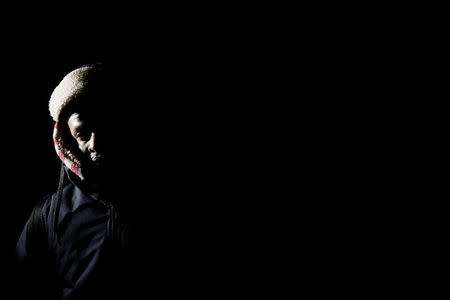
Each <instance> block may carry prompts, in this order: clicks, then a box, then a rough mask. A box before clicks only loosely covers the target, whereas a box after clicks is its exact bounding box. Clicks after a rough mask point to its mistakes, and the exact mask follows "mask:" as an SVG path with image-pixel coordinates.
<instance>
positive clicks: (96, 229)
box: [16, 183, 132, 300]
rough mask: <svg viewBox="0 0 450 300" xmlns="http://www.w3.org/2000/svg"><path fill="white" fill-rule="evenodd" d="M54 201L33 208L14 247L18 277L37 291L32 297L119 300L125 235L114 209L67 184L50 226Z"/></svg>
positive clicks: (125, 288)
mask: <svg viewBox="0 0 450 300" xmlns="http://www.w3.org/2000/svg"><path fill="white" fill-rule="evenodd" d="M56 199H57V197H56V193H55V194H53V195H51V196H48V197H46V198H45V199H44V200H43V202H42V203H40V204H38V205H37V206H36V208H35V209H34V210H33V212H32V214H31V217H30V219H29V220H28V222H27V223H26V225H25V228H24V230H23V232H22V234H21V236H20V238H19V241H18V243H17V249H16V254H17V258H18V260H19V262H20V264H21V267H22V268H24V271H25V272H23V273H26V274H34V275H33V276H36V277H35V278H28V280H30V281H31V282H34V284H35V285H36V282H39V281H40V282H41V283H40V284H42V285H43V286H39V287H36V288H37V289H38V291H36V292H37V293H44V294H45V296H46V297H55V298H56V299H64V300H66V299H110V298H111V296H113V295H114V296H116V298H120V297H119V295H121V294H123V295H125V294H124V293H127V292H129V290H130V286H129V285H128V283H130V282H131V281H130V280H126V279H127V278H128V279H129V278H130V277H131V276H132V274H130V272H127V271H126V270H125V269H126V266H128V267H130V265H131V261H130V255H128V253H129V251H130V249H131V248H132V242H130V236H131V234H130V231H129V226H128V225H125V224H124V223H123V222H121V220H120V217H118V215H119V214H118V212H117V209H116V207H115V206H114V205H112V204H111V203H109V202H107V201H100V200H95V199H94V198H93V197H91V196H89V195H87V194H86V193H85V192H83V191H82V190H81V189H80V188H79V187H77V186H76V185H75V184H73V183H69V184H68V185H66V186H65V187H64V189H63V191H62V197H61V204H60V208H59V215H58V217H57V219H56V222H57V223H56V226H54V225H55V211H56V203H57V201H56ZM39 218H41V219H39ZM55 228H56V232H55V230H54V229H55ZM42 276H44V277H47V278H46V279H45V280H43V278H42ZM25 287H26V286H25ZM39 299H40V298H39Z"/></svg>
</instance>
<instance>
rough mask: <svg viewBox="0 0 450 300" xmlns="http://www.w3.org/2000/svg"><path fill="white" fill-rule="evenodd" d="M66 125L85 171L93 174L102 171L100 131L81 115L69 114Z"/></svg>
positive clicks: (101, 135) (91, 121) (102, 158)
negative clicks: (79, 152)
mask: <svg viewBox="0 0 450 300" xmlns="http://www.w3.org/2000/svg"><path fill="white" fill-rule="evenodd" d="M67 125H68V126H69V130H70V133H71V135H72V137H73V138H74V139H75V141H76V144H77V146H78V149H79V150H80V151H81V153H82V155H83V157H82V160H83V162H84V167H87V170H85V171H89V172H92V171H94V172H95V171H98V170H100V169H102V167H103V166H104V157H103V155H104V153H103V149H102V144H100V143H101V142H102V141H101V140H100V139H102V138H104V137H103V134H102V133H103V132H102V131H101V130H102V129H101V128H100V127H99V126H98V124H95V123H94V122H93V120H91V118H87V117H86V115H83V114H82V113H81V114H80V113H73V114H71V115H70V117H69V119H68V121H67Z"/></svg>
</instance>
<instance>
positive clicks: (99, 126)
mask: <svg viewBox="0 0 450 300" xmlns="http://www.w3.org/2000/svg"><path fill="white" fill-rule="evenodd" d="M112 74H114V72H113V71H112V70H110V69H108V68H107V67H105V66H103V65H102V64H92V65H84V66H82V67H80V68H77V69H75V70H73V71H72V72H70V73H68V74H67V75H66V76H65V77H64V78H63V79H62V81H61V82H60V83H59V85H58V86H57V87H56V88H55V90H54V91H53V93H52V95H51V97H50V102H49V110H50V115H51V117H52V118H53V120H54V122H55V123H54V131H53V142H54V146H55V150H56V153H57V155H58V156H59V158H60V159H61V161H62V167H61V174H60V182H59V187H58V189H57V191H56V193H54V194H52V195H49V196H48V197H45V198H44V199H43V200H42V201H41V202H40V203H38V205H36V207H35V208H34V210H33V211H32V214H31V216H30V218H29V220H28V221H27V223H26V225H25V228H24V229H23V231H22V234H21V235H20V238H19V240H18V243H17V248H16V255H17V258H18V261H19V262H20V266H21V268H23V271H22V272H21V275H23V276H22V279H23V285H24V291H22V292H23V293H22V294H26V295H27V296H33V297H36V296H40V297H38V298H39V299H41V297H42V298H44V297H45V298H46V299H116V298H117V299H121V298H124V297H125V295H129V294H130V293H131V292H132V290H133V289H132V288H131V286H130V285H129V284H128V283H130V282H131V278H132V275H133V274H131V273H132V272H133V271H135V270H133V269H132V268H133V264H132V256H133V255H131V254H130V253H133V252H131V251H132V249H133V241H132V240H133V239H132V233H131V230H130V227H131V225H130V222H128V221H127V217H126V209H124V208H123V207H124V205H123V201H122V200H123V199H124V198H126V197H125V190H126V188H124V187H121V186H118V184H117V183H118V182H120V180H121V178H123V177H124V176H127V175H126V174H121V172H123V171H124V169H122V168H120V165H121V164H120V159H121V156H120V155H118V154H117V153H118V152H117V151H114V148H117V146H116V147H114V145H115V144H116V145H117V144H119V147H120V141H121V131H120V128H119V127H120V126H117V124H120V123H121V121H122V120H121V117H120V115H118V110H115V109H114V106H115V100H116V99H117V97H119V95H121V93H120V92H119V90H120V88H119V87H118V86H117V77H115V76H113V75H112ZM111 90H112V92H111ZM128 176H131V174H128ZM25 277H27V278H25ZM127 279H129V280H127ZM24 297H25V295H24Z"/></svg>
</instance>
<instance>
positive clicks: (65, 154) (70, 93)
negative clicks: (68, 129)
mask: <svg viewBox="0 0 450 300" xmlns="http://www.w3.org/2000/svg"><path fill="white" fill-rule="evenodd" d="M94 68H95V66H94V65H86V66H82V67H80V68H78V69H75V70H73V71H72V72H70V73H68V74H67V75H66V76H64V78H63V79H62V81H61V82H60V83H59V84H58V86H57V87H56V88H55V89H54V91H53V93H52V95H51V96H50V101H49V104H48V107H49V111H50V115H51V117H52V118H53V120H54V121H55V126H54V129H53V143H54V146H55V150H56V154H57V155H58V156H59V158H60V159H61V161H62V162H63V163H64V164H65V165H66V166H67V167H68V168H69V169H70V170H71V171H72V172H73V173H75V174H76V175H77V176H78V177H80V179H81V180H83V179H84V176H83V174H82V164H81V161H80V160H79V158H78V157H76V155H75V154H74V153H73V152H72V151H71V150H70V149H69V148H68V147H67V146H66V144H67V143H66V142H67V141H66V139H67V137H65V136H63V135H62V132H63V130H62V128H61V127H60V126H65V125H64V124H62V123H61V122H59V117H60V114H61V111H62V110H63V109H64V107H66V106H67V105H68V104H69V103H70V102H71V101H72V100H74V99H75V98H76V97H77V96H78V95H80V94H81V93H83V92H84V91H85V89H86V86H87V84H88V74H89V72H90V71H91V70H93V69H94ZM63 123H65V122H63Z"/></svg>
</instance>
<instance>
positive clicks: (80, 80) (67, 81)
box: [48, 65, 94, 121]
mask: <svg viewBox="0 0 450 300" xmlns="http://www.w3.org/2000/svg"><path fill="white" fill-rule="evenodd" d="M93 68H94V66H92V65H87V66H83V67H80V68H78V69H76V70H73V71H72V72H70V73H69V74H67V75H66V76H64V78H63V80H62V81H61V82H60V83H59V84H58V86H57V87H56V88H55V89H54V90H53V93H52V95H51V96H50V101H49V103H48V108H49V110H50V115H51V116H52V118H53V121H58V119H59V115H60V114H61V111H62V109H63V108H64V107H65V106H66V105H67V104H68V103H69V102H70V101H72V100H73V99H75V97H76V96H77V95H79V94H80V93H82V92H83V91H84V89H85V88H86V85H87V82H88V80H87V75H88V73H89V71H90V70H92V69H93Z"/></svg>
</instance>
